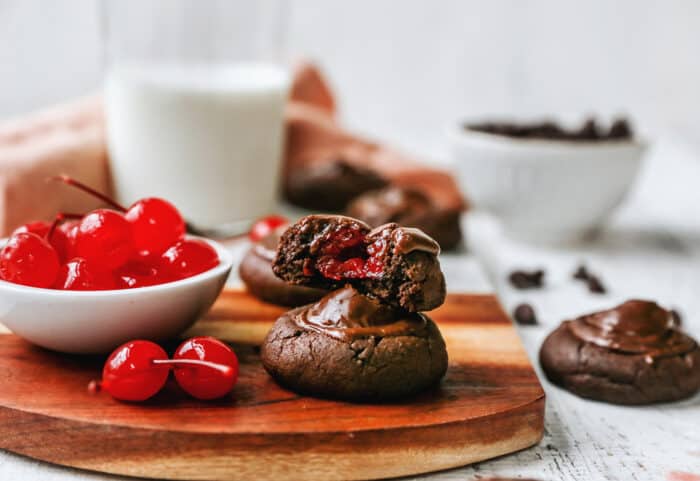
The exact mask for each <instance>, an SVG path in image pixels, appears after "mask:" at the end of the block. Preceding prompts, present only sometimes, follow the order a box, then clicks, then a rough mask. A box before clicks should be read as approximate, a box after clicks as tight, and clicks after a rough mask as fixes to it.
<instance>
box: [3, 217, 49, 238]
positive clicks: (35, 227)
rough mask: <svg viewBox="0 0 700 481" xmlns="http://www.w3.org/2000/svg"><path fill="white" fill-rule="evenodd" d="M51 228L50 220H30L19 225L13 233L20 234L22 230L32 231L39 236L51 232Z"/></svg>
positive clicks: (44, 235)
mask: <svg viewBox="0 0 700 481" xmlns="http://www.w3.org/2000/svg"><path fill="white" fill-rule="evenodd" d="M50 229H51V223H50V222H44V221H43V220H39V221H36V222H29V223H28V224H24V225H21V226H19V227H17V228H16V229H15V230H14V231H12V234H19V233H20V232H31V233H32V234H36V235H38V236H39V237H46V234H48V233H49V230H50Z"/></svg>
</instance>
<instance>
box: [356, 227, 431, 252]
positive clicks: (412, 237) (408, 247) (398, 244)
mask: <svg viewBox="0 0 700 481" xmlns="http://www.w3.org/2000/svg"><path fill="white" fill-rule="evenodd" d="M380 236H381V237H385V238H387V241H388V240H391V243H392V244H393V246H394V253H396V254H408V253H410V252H414V251H422V252H427V253H429V254H433V255H438V254H439V253H440V244H438V243H437V241H435V239H433V238H432V237H430V236H429V235H428V234H426V233H425V232H423V231H422V230H420V229H416V228H414V227H400V226H399V225H398V224H396V223H393V222H392V223H389V224H384V225H380V226H379V227H375V228H374V229H372V230H371V231H370V233H369V234H368V235H367V237H368V238H370V239H372V238H376V237H380Z"/></svg>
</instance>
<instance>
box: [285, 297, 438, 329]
mask: <svg viewBox="0 0 700 481" xmlns="http://www.w3.org/2000/svg"><path fill="white" fill-rule="evenodd" d="M293 320H294V322H295V323H296V324H297V325H298V326H299V327H301V328H303V329H309V330H313V331H316V332H320V333H323V334H326V335H328V336H331V337H334V338H336V339H340V340H343V341H352V340H354V339H358V338H363V337H371V336H374V337H392V336H408V335H414V334H416V333H419V332H421V331H422V330H424V329H425V326H426V320H425V317H423V315H422V314H419V313H411V312H407V311H404V310H403V309H397V308H393V307H390V306H388V305H385V304H381V303H379V302H378V301H376V300H374V299H370V298H369V297H367V296H365V295H363V294H360V293H359V292H358V291H357V290H355V289H354V288H353V287H352V286H349V285H348V286H346V287H344V288H342V289H338V290H336V291H333V292H331V293H329V294H327V295H326V296H325V297H323V298H322V299H321V300H320V301H318V302H317V303H316V304H312V305H310V306H307V307H305V308H302V309H300V310H298V311H297V312H296V315H294V316H293Z"/></svg>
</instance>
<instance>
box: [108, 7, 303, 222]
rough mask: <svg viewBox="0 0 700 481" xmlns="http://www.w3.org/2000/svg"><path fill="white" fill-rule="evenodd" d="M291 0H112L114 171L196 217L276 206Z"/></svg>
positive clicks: (126, 183)
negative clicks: (287, 17)
mask: <svg viewBox="0 0 700 481" xmlns="http://www.w3.org/2000/svg"><path fill="white" fill-rule="evenodd" d="M285 7H286V4H285V0H255V1H251V0H103V3H102V16H103V26H104V37H105V38H104V43H105V63H106V81H105V99H106V100H105V109H106V118H107V138H108V148H109V155H110V163H111V168H112V178H113V183H114V188H115V193H116V196H117V198H118V200H119V201H120V202H122V203H124V204H130V203H131V202H133V201H135V200H137V199H139V198H142V197H148V196H157V197H163V198H165V199H168V200H169V201H171V202H172V203H173V204H175V205H176V206H177V207H178V209H180V211H181V212H182V214H183V216H184V217H185V218H186V220H187V221H188V222H190V223H191V224H192V225H193V226H194V227H195V228H198V229H200V230H204V231H212V232H218V233H233V232H236V231H242V230H244V229H246V228H247V227H248V225H249V223H250V222H251V221H252V220H254V219H256V218H258V217H261V216H264V215H266V214H269V213H271V212H274V211H275V209H276V203H277V193H278V185H279V175H280V170H281V165H280V160H281V155H282V146H283V145H282V144H283V138H284V125H283V113H284V107H285V103H286V99H287V91H288V88H289V82H290V78H289V73H288V70H287V69H286V68H285V67H284V65H283V64H282V45H283V43H284V42H283V36H284V35H283V34H284V23H285V22H284V21H285V13H286V8H285Z"/></svg>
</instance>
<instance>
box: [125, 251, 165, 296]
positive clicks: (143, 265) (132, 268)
mask: <svg viewBox="0 0 700 481" xmlns="http://www.w3.org/2000/svg"><path fill="white" fill-rule="evenodd" d="M114 277H115V279H116V281H117V284H118V286H119V287H121V288H124V289H127V288H134V287H147V286H154V285H156V284H163V283H165V282H168V280H169V279H168V278H167V277H165V275H164V274H163V273H161V268H160V267H159V266H158V265H154V264H153V263H151V262H149V261H148V259H147V258H142V259H131V260H130V261H129V262H127V263H126V264H124V265H123V266H122V267H120V268H119V269H117V270H116V271H115V272H114Z"/></svg>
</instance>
